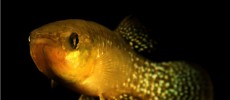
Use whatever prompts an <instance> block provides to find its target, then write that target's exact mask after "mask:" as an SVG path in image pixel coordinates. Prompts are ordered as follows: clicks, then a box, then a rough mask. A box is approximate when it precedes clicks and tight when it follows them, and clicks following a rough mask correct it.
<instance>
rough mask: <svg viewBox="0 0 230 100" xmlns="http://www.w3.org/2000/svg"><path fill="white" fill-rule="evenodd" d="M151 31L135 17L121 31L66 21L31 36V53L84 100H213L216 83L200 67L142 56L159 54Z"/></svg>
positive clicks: (41, 66)
mask: <svg viewBox="0 0 230 100" xmlns="http://www.w3.org/2000/svg"><path fill="white" fill-rule="evenodd" d="M146 32H148V31H147V30H146V28H144V27H143V26H142V25H141V24H140V23H139V22H136V19H133V17H130V16H129V17H127V18H125V19H124V20H123V21H122V22H121V24H120V25H119V26H118V28H117V29H116V30H115V31H111V30H109V29H108V28H106V27H104V26H102V25H100V24H97V23H95V22H91V21H85V20H80V19H70V20H62V21H57V22H53V23H50V24H47V25H44V26H42V27H39V28H37V29H36V30H34V31H32V32H31V34H30V37H29V40H30V53H31V57H32V59H33V61H34V62H35V65H36V66H37V68H38V69H39V70H40V71H41V72H42V73H43V74H45V75H46V76H47V77H48V78H50V79H52V80H54V81H57V82H59V83H61V84H63V85H64V86H66V87H68V88H70V89H72V90H74V91H76V92H79V93H81V94H83V95H82V96H81V97H80V98H79V99H80V100H87V99H89V100H92V99H97V98H96V97H95V96H98V97H99V98H100V99H101V100H103V99H106V100H146V99H148V100H170V99H171V100H175V99H177V100H189V99H190V100H212V98H213V97H212V85H211V81H210V79H209V76H208V74H207V73H206V72H205V71H204V70H203V69H202V68H200V67H199V66H198V65H195V64H192V63H188V62H185V61H163V62H155V61H152V60H150V59H148V58H145V56H143V55H141V53H151V52H154V51H152V50H154V49H151V48H153V47H154V42H153V40H152V39H149V37H148V34H147V33H146ZM138 36H139V37H138Z"/></svg>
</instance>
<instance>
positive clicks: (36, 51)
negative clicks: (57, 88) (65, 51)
mask: <svg viewBox="0 0 230 100" xmlns="http://www.w3.org/2000/svg"><path fill="white" fill-rule="evenodd" d="M47 46H49V47H50V46H51V47H53V46H56V44H55V43H54V41H52V40H50V39H44V38H42V39H40V38H39V39H35V40H33V41H31V42H30V55H31V57H32V59H33V61H34V63H35V65H36V67H37V68H38V70H39V71H40V72H42V73H43V74H44V75H46V76H47V77H49V78H51V79H52V78H53V76H54V74H53V72H52V70H51V66H50V62H49V59H48V58H47V56H46V53H47V52H46V50H45V48H46V47H47Z"/></svg>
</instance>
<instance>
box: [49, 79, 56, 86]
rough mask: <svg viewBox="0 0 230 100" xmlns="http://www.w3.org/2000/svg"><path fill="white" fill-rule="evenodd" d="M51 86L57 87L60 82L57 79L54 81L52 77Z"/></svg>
mask: <svg viewBox="0 0 230 100" xmlns="http://www.w3.org/2000/svg"><path fill="white" fill-rule="evenodd" d="M50 85H51V88H55V87H57V85H58V83H57V82H56V81H54V80H53V79H51V84H50Z"/></svg>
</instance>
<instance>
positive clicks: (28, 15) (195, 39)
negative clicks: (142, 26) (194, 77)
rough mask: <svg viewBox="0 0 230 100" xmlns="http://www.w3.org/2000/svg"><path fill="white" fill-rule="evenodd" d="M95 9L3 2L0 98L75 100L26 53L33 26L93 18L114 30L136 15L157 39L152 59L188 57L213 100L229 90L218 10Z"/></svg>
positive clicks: (181, 8) (184, 58) (78, 5)
mask: <svg viewBox="0 0 230 100" xmlns="http://www.w3.org/2000/svg"><path fill="white" fill-rule="evenodd" d="M3 4H4V2H3ZM35 4H37V5H35ZM23 7H24V8H23ZM90 7H91V8H90ZM98 7H99V5H97V4H95V5H93V6H89V5H87V4H86V5H81V3H70V2H69V3H68V2H65V3H64V4H63V3H58V4H56V3H49V4H46V3H45V2H41V1H40V2H32V1H31V2H25V3H23V2H20V1H16V0H15V1H14V3H12V2H7V3H5V4H4V5H2V9H3V11H2V12H3V13H2V15H3V16H2V22H3V23H2V26H3V27H2V44H1V45H2V57H1V58H2V83H1V84H2V98H3V99H5V100H13V99H19V100H20V99H23V100H41V99H51V100H76V99H78V96H79V94H77V93H74V92H72V91H70V90H68V89H66V88H64V87H62V86H58V87H56V88H54V89H52V88H51V87H50V80H48V79H47V78H46V77H45V76H43V75H42V74H41V73H40V72H38V70H37V68H36V66H35V65H34V63H33V61H32V59H31V58H30V55H29V44H28V36H29V32H30V31H32V30H33V29H35V28H37V27H39V26H41V25H43V24H47V23H49V22H52V21H57V20H63V19H70V18H81V19H87V20H92V21H95V22H98V23H100V24H102V25H105V26H107V27H109V28H110V29H114V28H115V27H116V26H117V25H118V24H119V22H120V21H121V20H122V19H123V18H124V17H125V16H127V15H130V14H135V15H137V16H139V17H140V18H142V20H143V22H144V23H146V24H147V25H149V27H152V29H153V32H154V34H152V36H153V37H154V38H155V39H156V40H157V41H158V43H159V45H158V46H157V49H156V51H155V52H154V53H153V54H152V55H150V57H151V58H152V59H154V60H159V61H162V60H186V61H191V62H194V63H198V64H200V65H202V66H203V68H204V69H206V70H207V71H208V73H209V74H210V76H211V79H212V80H213V84H214V90H215V91H214V95H215V100H224V96H225V94H226V93H227V92H225V91H227V88H226V86H227V85H226V83H225V78H226V77H227V74H226V70H225V69H226V67H228V66H227V65H226V64H225V63H224V62H226V60H225V58H223V57H222V56H225V55H227V54H226V53H225V51H226V49H225V48H224V47H225V46H226V45H225V44H226V40H225V38H226V37H225V36H223V33H221V32H220V31H219V25H218V18H217V17H215V16H214V15H217V14H218V12H215V10H213V9H212V8H209V9H207V7H206V6H204V5H197V6H196V7H194V6H183V7H175V6H172V7H171V6H170V7H168V6H166V5H165V6H162V7H151V6H149V5H146V6H145V7H139V6H135V5H130V6H129V7H126V6H112V7H111V6H103V7H104V8H98ZM167 7H168V8H167ZM174 7H175V8H174ZM145 11H146V12H145Z"/></svg>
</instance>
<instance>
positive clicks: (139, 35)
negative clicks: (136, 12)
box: [115, 15, 156, 54]
mask: <svg viewBox="0 0 230 100" xmlns="http://www.w3.org/2000/svg"><path fill="white" fill-rule="evenodd" d="M115 32H118V33H119V34H121V36H122V37H123V38H124V39H125V41H127V42H128V43H129V45H130V46H131V47H132V49H134V50H135V51H136V52H138V53H143V54H148V53H151V52H153V50H154V49H155V45H156V41H154V40H153V38H152V37H149V35H150V33H151V29H150V28H147V27H146V26H145V25H143V23H141V21H140V20H139V19H138V18H137V17H136V16H132V15H130V16H127V17H125V18H124V19H123V20H122V21H121V23H120V24H119V26H118V27H117V28H116V29H115Z"/></svg>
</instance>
